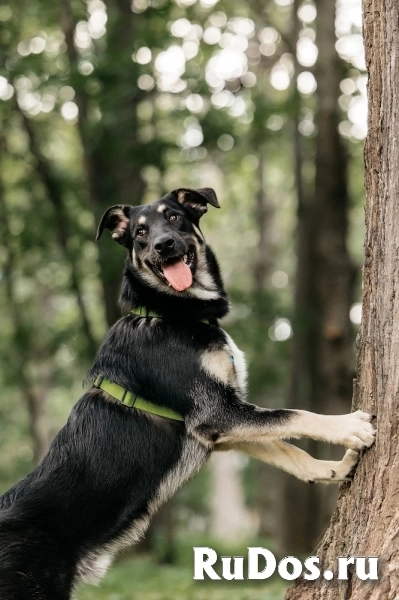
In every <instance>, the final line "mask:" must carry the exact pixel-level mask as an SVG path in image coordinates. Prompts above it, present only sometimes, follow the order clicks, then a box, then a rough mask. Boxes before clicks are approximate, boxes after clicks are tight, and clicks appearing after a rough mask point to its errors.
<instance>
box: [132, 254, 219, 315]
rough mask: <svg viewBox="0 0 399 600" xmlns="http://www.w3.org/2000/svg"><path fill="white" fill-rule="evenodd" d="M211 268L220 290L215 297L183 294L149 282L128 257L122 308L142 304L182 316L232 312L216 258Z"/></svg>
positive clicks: (167, 313)
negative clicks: (154, 285)
mask: <svg viewBox="0 0 399 600" xmlns="http://www.w3.org/2000/svg"><path fill="white" fill-rule="evenodd" d="M212 271H213V272H212V275H213V280H214V282H215V283H216V286H217V290H216V291H217V293H216V294H215V293H213V294H212V295H213V296H215V295H216V297H212V298H211V299H207V298H199V297H197V296H196V295H193V294H191V293H190V292H189V291H188V292H184V293H180V294H179V293H173V292H172V293H170V292H168V291H167V290H162V288H155V287H152V286H150V285H148V283H147V282H146V281H145V280H144V279H143V278H142V277H141V276H140V273H139V272H138V271H137V270H136V269H135V268H134V267H133V265H132V262H131V260H130V259H128V260H127V261H126V266H125V270H124V274H123V281H122V289H121V295H120V305H121V308H122V310H123V311H124V312H129V311H134V310H135V309H139V308H140V309H145V310H147V311H149V312H153V313H156V314H158V315H160V316H163V317H170V318H176V319H183V320H191V319H193V320H198V319H209V320H210V321H213V320H217V319H221V318H222V317H224V316H225V315H226V314H227V313H228V312H229V302H228V298H227V294H226V292H225V290H224V287H223V282H222V278H221V275H220V271H219V267H218V265H217V263H216V260H215V264H214V265H213V269H212Z"/></svg>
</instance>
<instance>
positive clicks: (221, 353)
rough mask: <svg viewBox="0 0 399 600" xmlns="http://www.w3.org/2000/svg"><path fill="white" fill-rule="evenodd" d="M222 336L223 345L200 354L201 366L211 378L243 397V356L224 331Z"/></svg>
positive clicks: (245, 380)
mask: <svg viewBox="0 0 399 600" xmlns="http://www.w3.org/2000/svg"><path fill="white" fill-rule="evenodd" d="M223 335H224V338H225V343H224V344H223V345H220V346H218V347H217V348H213V347H211V348H210V349H207V350H205V351H204V352H203V353H202V355H201V366H202V368H203V369H204V370H205V371H206V373H207V374H208V375H210V376H211V377H212V378H214V379H217V380H218V381H220V382H222V383H224V384H225V385H229V386H230V387H232V388H234V389H235V390H236V392H237V393H238V394H239V396H241V397H243V396H245V393H246V383H247V365H246V361H245V356H244V353H243V352H241V350H240V349H239V348H238V347H237V345H236V344H235V342H234V341H233V339H232V338H231V337H230V336H229V335H228V334H227V333H226V332H225V331H223Z"/></svg>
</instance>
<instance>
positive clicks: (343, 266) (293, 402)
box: [280, 0, 354, 553]
mask: <svg viewBox="0 0 399 600" xmlns="http://www.w3.org/2000/svg"><path fill="white" fill-rule="evenodd" d="M299 4H300V2H296V3H294V8H293V10H294V24H293V36H295V35H297V34H298V23H297V20H296V13H297V8H298V6H299ZM316 5H317V21H316V33H317V45H318V50H319V54H318V60H317V63H316V68H315V76H316V80H317V100H318V109H317V113H316V125H317V138H316V158H315V162H316V173H315V187H314V192H313V194H311V193H310V191H309V190H306V189H304V186H303V182H302V176H301V170H302V169H301V146H300V140H299V139H298V132H296V143H295V153H296V160H295V162H296V179H297V186H298V230H297V236H298V241H297V256H298V258H297V272H296V290H295V323H294V338H293V359H292V372H291V384H290V394H289V396H290V397H289V407H290V408H301V409H307V410H311V411H313V412H320V413H336V414H337V413H344V412H347V411H348V410H349V406H350V399H351V394H352V379H353V374H354V356H353V355H354V352H353V338H352V331H351V326H350V320H349V310H350V305H351V301H352V287H353V279H354V277H353V275H354V269H353V267H352V264H351V261H350V258H349V254H348V250H347V246H346V239H347V228H348V225H347V221H348V191H347V181H346V162H347V159H346V153H345V150H344V148H343V145H342V142H341V139H340V136H339V133H338V124H339V115H338V98H339V95H340V89H339V84H340V79H341V69H340V63H339V58H338V55H337V53H336V50H335V41H336V36H335V2H332V1H331V0H317V2H316ZM298 100H299V98H297V101H298ZM295 126H296V127H297V122H296V123H295ZM306 450H307V451H308V452H310V453H311V454H313V455H316V456H318V457H319V458H325V456H323V455H322V454H321V452H323V449H321V448H320V447H319V445H317V444H316V443H314V442H308V443H307V444H306ZM326 491H327V488H316V487H312V488H309V487H308V488H306V486H305V484H303V483H300V482H297V481H295V480H293V479H292V478H288V477H286V493H285V495H284V498H285V511H284V512H285V517H284V519H283V523H282V528H281V540H280V549H281V551H282V552H284V553H286V552H290V553H292V552H296V553H301V552H309V551H310V550H311V548H312V547H314V544H315V543H316V541H317V538H318V536H319V535H320V533H321V531H322V529H323V527H325V526H326V524H327V521H328V518H329V516H330V514H331V512H332V510H333V506H334V502H335V499H336V495H335V494H334V492H333V490H331V488H330V489H328V491H327V493H325V492H326ZM293 499H295V504H296V506H295V510H294V509H293ZM315 515H316V516H315Z"/></svg>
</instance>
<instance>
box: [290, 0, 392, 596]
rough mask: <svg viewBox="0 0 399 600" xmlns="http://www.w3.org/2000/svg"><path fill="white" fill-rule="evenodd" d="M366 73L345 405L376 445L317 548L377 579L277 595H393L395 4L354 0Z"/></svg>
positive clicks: (300, 587) (333, 564)
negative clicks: (364, 419) (357, 562)
mask: <svg viewBox="0 0 399 600" xmlns="http://www.w3.org/2000/svg"><path fill="white" fill-rule="evenodd" d="M363 8H364V36H365V49H366V62H367V68H368V72H369V133H368V136H367V140H366V146H365V163H366V196H367V203H366V228H367V229H366V239H365V246H364V251H365V265H364V284H363V289H364V291H363V319H362V325H361V330H360V335H359V340H358V348H359V354H358V364H357V381H356V385H355V394H354V400H353V404H354V408H355V409H357V408H361V409H362V410H366V411H369V412H371V413H373V414H376V415H377V428H378V435H377V442H376V445H375V447H374V448H372V449H371V450H369V451H368V452H367V454H366V455H365V456H364V457H363V458H362V460H361V462H360V464H359V466H358V469H357V472H356V475H355V479H354V481H353V483H352V484H350V485H349V484H346V485H344V486H343V487H342V489H341V492H340V497H339V500H338V505H337V509H336V511H335V514H334V516H333V518H332V521H331V524H330V526H329V528H328V530H327V532H326V534H325V536H324V538H323V540H322V542H321V544H320V546H319V549H318V553H317V554H318V556H320V558H321V561H322V564H323V568H330V569H332V570H333V572H334V573H336V568H337V560H336V559H337V557H339V556H377V557H378V558H379V581H378V582H366V581H361V580H360V579H358V578H357V577H356V575H355V574H354V572H353V571H352V572H351V573H350V576H349V578H348V581H342V582H339V583H338V582H337V581H334V580H332V581H331V582H328V581H324V580H321V581H318V582H305V581H299V582H298V583H297V584H296V585H295V586H294V587H292V588H290V589H289V590H288V592H287V594H286V600H308V599H309V600H310V599H312V600H321V599H322V600H336V599H337V598H339V599H341V598H342V599H343V600H352V599H359V600H360V599H361V600H380V599H381V600H396V599H397V598H398V597H399V571H398V564H399V503H398V495H399V450H398V441H399V439H398V437H399V431H398V415H399V370H398V365H399V325H398V323H399V261H398V258H399V242H398V232H399V178H398V173H399V145H398V139H399V3H398V2H397V0H363Z"/></svg>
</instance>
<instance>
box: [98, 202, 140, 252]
mask: <svg viewBox="0 0 399 600" xmlns="http://www.w3.org/2000/svg"><path fill="white" fill-rule="evenodd" d="M131 211H132V207H131V206H126V205H124V204H117V205H116V206H111V208H109V209H108V210H106V211H105V213H104V214H103V216H102V218H101V221H100V224H99V226H98V229H97V235H96V241H97V240H99V239H100V237H101V235H102V233H103V231H104V229H109V230H110V232H111V235H112V239H114V240H115V241H116V242H118V244H122V246H126V245H127V238H128V235H127V234H128V230H129V222H130V214H131Z"/></svg>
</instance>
